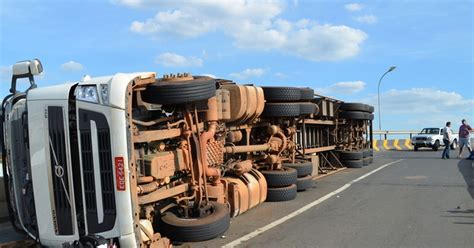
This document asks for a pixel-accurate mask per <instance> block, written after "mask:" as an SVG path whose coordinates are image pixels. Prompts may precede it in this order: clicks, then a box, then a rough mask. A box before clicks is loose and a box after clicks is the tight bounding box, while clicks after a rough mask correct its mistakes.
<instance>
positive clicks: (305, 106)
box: [300, 102, 319, 116]
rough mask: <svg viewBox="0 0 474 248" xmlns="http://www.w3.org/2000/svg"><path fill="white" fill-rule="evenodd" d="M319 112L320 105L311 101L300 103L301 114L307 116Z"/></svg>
mask: <svg viewBox="0 0 474 248" xmlns="http://www.w3.org/2000/svg"><path fill="white" fill-rule="evenodd" d="M318 112H319V107H318V105H316V104H314V103H310V102H304V103H300V115H302V116H306V115H310V114H317V113H318Z"/></svg>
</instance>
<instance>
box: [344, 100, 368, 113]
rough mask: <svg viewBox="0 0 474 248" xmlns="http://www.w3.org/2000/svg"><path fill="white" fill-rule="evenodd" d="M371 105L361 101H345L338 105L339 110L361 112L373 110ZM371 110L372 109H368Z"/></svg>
mask: <svg viewBox="0 0 474 248" xmlns="http://www.w3.org/2000/svg"><path fill="white" fill-rule="evenodd" d="M370 107H372V106H369V105H367V104H363V103H356V102H345V103H343V104H342V105H341V107H339V109H340V110H346V111H362V112H370V113H371V112H373V110H372V108H373V107H372V108H370ZM370 110H372V111H370Z"/></svg>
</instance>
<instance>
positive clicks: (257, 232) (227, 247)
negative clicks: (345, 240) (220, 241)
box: [222, 159, 404, 248]
mask: <svg viewBox="0 0 474 248" xmlns="http://www.w3.org/2000/svg"><path fill="white" fill-rule="evenodd" d="M402 160H404V159H399V160H396V161H393V162H390V163H388V164H385V165H382V166H380V167H379V168H377V169H375V170H373V171H371V172H369V173H367V174H364V175H362V176H360V177H358V178H356V179H354V180H352V181H350V182H349V183H347V184H345V185H344V186H342V187H340V188H338V189H336V190H334V191H333V192H331V193H329V194H327V195H325V196H323V197H321V198H319V199H317V200H315V201H313V202H311V203H309V204H308V205H305V206H304V207H302V208H300V209H298V210H296V211H295V212H293V213H291V214H289V215H287V216H285V217H283V218H281V219H278V220H275V221H273V222H272V223H270V224H268V225H266V226H263V227H260V228H258V229H257V230H255V231H253V232H251V233H249V234H247V235H245V236H243V237H241V238H239V239H236V240H234V241H232V242H230V243H228V244H226V245H224V246H222V247H223V248H230V247H236V246H237V245H239V244H241V243H242V242H245V241H247V240H250V239H252V238H254V237H256V236H258V235H260V234H262V233H264V232H266V231H268V230H270V229H272V228H274V227H276V226H278V225H280V224H282V223H284V222H286V221H287V220H289V219H291V218H293V217H296V216H298V215H300V214H302V213H304V212H305V211H306V210H308V209H310V208H312V207H314V206H316V205H318V204H320V203H322V202H324V201H326V200H327V199H329V198H331V197H333V196H334V195H337V194H339V193H341V192H342V191H344V190H346V189H348V188H349V187H351V186H352V184H353V183H356V182H358V181H360V180H362V179H364V178H366V177H368V176H370V175H372V174H374V173H375V172H377V171H379V170H381V169H383V168H385V167H387V166H389V165H392V164H395V163H398V162H400V161H402Z"/></svg>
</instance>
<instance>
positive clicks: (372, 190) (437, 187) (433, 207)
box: [191, 150, 474, 248]
mask: <svg viewBox="0 0 474 248" xmlns="http://www.w3.org/2000/svg"><path fill="white" fill-rule="evenodd" d="M452 156H453V155H452ZM440 157H441V152H433V151H430V150H422V151H419V152H413V151H404V152H400V151H398V152H397V151H393V152H381V153H378V154H376V160H375V162H374V163H373V164H371V165H369V166H368V167H364V168H362V169H347V170H344V171H341V172H339V173H337V174H334V175H332V176H329V177H325V178H322V179H320V180H318V181H317V182H316V183H315V187H314V188H313V189H311V190H309V191H307V192H303V193H300V194H299V195H298V197H297V199H296V200H294V201H291V202H285V203H264V204H263V205H261V206H259V207H257V208H255V209H252V210H251V211H249V212H247V213H245V214H243V215H242V216H239V217H237V218H235V219H234V220H232V224H231V228H230V229H229V231H228V232H227V233H226V234H225V236H223V237H221V238H217V239H214V240H211V241H207V242H201V243H194V244H191V246H192V247H220V246H223V245H228V244H234V245H235V246H236V247H259V248H262V247H364V248H368V247H443V248H445V247H474V167H473V165H472V161H469V160H464V159H463V160H461V159H458V158H455V159H453V158H451V159H450V160H442V159H440ZM399 159H403V160H399ZM397 160H399V161H398V162H395V163H393V164H390V165H388V166H385V167H384V168H382V169H380V170H378V171H376V172H375V173H373V174H371V175H369V176H367V177H365V178H363V179H360V180H359V181H357V182H353V183H351V181H352V180H354V179H357V178H359V177H361V176H363V175H364V174H366V173H369V172H370V171H373V170H376V169H377V168H380V167H382V166H384V165H386V164H387V163H390V162H393V161H397ZM348 183H349V184H350V186H349V187H347V188H345V189H344V190H343V191H340V192H337V193H336V194H334V195H333V196H332V197H330V198H328V199H327V200H325V201H323V202H321V203H319V204H316V205H314V202H315V201H317V200H318V199H321V198H322V197H324V196H325V195H327V194H330V193H331V192H333V191H334V190H337V189H340V188H341V187H343V186H344V185H347V184H348ZM308 204H313V205H314V206H313V207H311V208H309V209H308V210H306V211H305V212H302V213H301V214H299V215H296V216H295V217H293V218H291V219H289V220H287V221H285V222H283V223H281V224H278V225H275V226H273V225H272V224H271V223H275V221H278V220H281V218H285V216H287V215H289V214H292V213H295V212H297V213H298V210H299V209H301V208H304V207H305V206H307V205H308ZM269 225H270V226H269ZM262 227H264V230H265V231H263V232H259V230H258V229H259V228H262ZM268 227H270V228H269V229H268V230H266V229H267V228H268ZM256 230H257V231H256ZM260 231H261V230H260ZM246 235H247V236H246ZM248 235H250V237H249V236H248ZM254 235H255V237H253V236H254ZM242 237H244V239H247V238H249V239H248V240H246V241H243V242H241V243H238V241H239V239H241V238H242ZM236 240H237V242H234V241H236Z"/></svg>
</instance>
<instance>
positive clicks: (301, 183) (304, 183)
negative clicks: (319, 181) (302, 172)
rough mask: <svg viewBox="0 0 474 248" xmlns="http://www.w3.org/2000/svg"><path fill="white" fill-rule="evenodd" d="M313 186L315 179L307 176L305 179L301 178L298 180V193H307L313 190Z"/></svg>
mask: <svg viewBox="0 0 474 248" xmlns="http://www.w3.org/2000/svg"><path fill="white" fill-rule="evenodd" d="M313 185H314V181H313V177H312V176H310V175H307V176H305V177H299V178H298V180H296V190H297V191H305V190H307V189H310V188H312V187H313Z"/></svg>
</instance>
